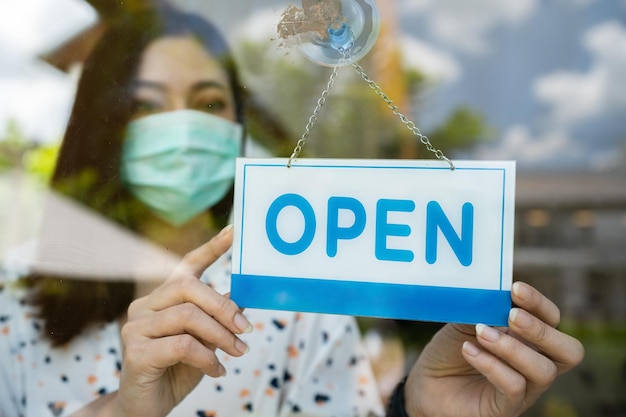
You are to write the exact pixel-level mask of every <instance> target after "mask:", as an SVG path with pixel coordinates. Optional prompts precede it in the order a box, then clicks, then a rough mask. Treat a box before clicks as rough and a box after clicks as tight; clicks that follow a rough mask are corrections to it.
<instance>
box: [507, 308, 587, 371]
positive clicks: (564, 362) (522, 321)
mask: <svg viewBox="0 0 626 417" xmlns="http://www.w3.org/2000/svg"><path fill="white" fill-rule="evenodd" d="M509 328H510V329H511V330H512V331H513V333H514V334H515V335H516V336H517V337H519V338H520V339H522V340H524V341H526V342H528V343H530V344H532V345H533V346H534V347H535V348H536V349H537V350H538V351H540V352H541V353H542V355H545V356H546V357H547V358H549V359H550V360H551V361H553V362H554V364H555V365H556V368H557V371H558V373H559V374H560V373H563V372H566V371H568V370H570V369H572V368H573V367H574V366H576V365H578V364H579V363H580V362H581V361H582V359H583V357H584V352H585V350H584V348H583V345H582V344H581V343H580V342H579V341H578V340H577V339H575V338H573V337H571V336H570V335H567V334H565V333H563V332H561V331H559V330H557V329H555V328H553V327H552V326H549V325H547V324H546V323H544V322H542V321H541V320H539V319H538V318H537V317H534V316H533V315H531V314H530V313H528V312H527V311H524V310H522V309H520V308H513V309H511V313H510V314H509Z"/></svg>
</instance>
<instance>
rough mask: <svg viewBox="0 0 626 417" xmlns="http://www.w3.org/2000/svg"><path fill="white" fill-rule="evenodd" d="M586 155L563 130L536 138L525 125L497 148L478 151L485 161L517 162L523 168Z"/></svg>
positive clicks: (512, 131) (510, 131)
mask: <svg viewBox="0 0 626 417" xmlns="http://www.w3.org/2000/svg"><path fill="white" fill-rule="evenodd" d="M582 153H583V151H582V149H581V148H580V147H578V146H576V145H573V144H572V143H571V141H570V139H569V138H568V136H567V134H566V133H565V132H563V131H558V130H554V131H551V132H548V133H542V134H541V135H540V136H535V135H533V134H532V133H531V132H530V131H529V129H528V127H526V126H522V125H515V126H512V127H511V128H509V129H508V130H507V131H506V132H505V133H504V135H503V139H502V140H501V141H500V142H498V144H497V145H495V146H494V145H492V144H490V145H485V146H483V147H481V148H480V149H478V150H477V155H478V156H479V158H481V159H505V160H506V159H514V160H516V161H517V162H518V163H520V164H521V165H529V166H533V165H540V164H545V163H546V162H550V161H555V160H557V161H558V159H561V160H564V161H571V160H576V159H578V158H580V156H581V155H582Z"/></svg>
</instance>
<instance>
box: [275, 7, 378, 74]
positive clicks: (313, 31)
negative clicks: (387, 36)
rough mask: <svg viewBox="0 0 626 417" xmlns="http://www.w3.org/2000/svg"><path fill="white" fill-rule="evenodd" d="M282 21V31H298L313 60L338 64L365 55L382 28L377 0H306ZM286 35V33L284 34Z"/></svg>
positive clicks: (296, 33)
mask: <svg viewBox="0 0 626 417" xmlns="http://www.w3.org/2000/svg"><path fill="white" fill-rule="evenodd" d="M302 3H303V9H297V12H298V13H297V15H296V14H294V13H293V12H292V13H290V15H289V16H288V18H286V16H287V13H286V14H285V15H283V22H281V24H282V25H283V26H282V28H281V25H279V33H280V32H281V30H285V32H283V33H282V34H286V35H287V36H289V35H295V36H296V37H297V43H298V44H299V46H300V50H301V51H302V52H303V53H304V54H305V55H306V56H307V58H309V59H310V60H312V61H313V62H316V63H318V64H320V65H324V66H329V67H336V66H344V65H350V64H352V63H354V62H357V61H358V60H360V59H361V58H363V57H364V56H365V55H366V54H367V53H368V52H369V51H370V49H372V47H373V46H374V43H375V42H376V39H377V38H378V33H379V32H380V14H379V13H378V9H377V7H376V2H375V1H374V0H303V1H302ZM287 36H284V37H285V38H286V37H287Z"/></svg>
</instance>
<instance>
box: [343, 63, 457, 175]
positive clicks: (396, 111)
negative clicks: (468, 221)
mask: <svg viewBox="0 0 626 417" xmlns="http://www.w3.org/2000/svg"><path fill="white" fill-rule="evenodd" d="M352 66H353V67H354V69H355V70H356V72H357V74H359V75H360V76H361V78H363V80H364V81H365V82H366V83H367V84H368V85H369V86H370V88H371V89H372V90H374V92H376V94H378V96H379V97H380V98H382V99H383V101H384V102H385V104H387V107H388V108H389V109H391V112H392V113H393V114H395V115H396V116H398V118H399V119H400V121H401V122H402V123H403V124H404V125H405V126H406V127H407V128H408V129H409V130H410V131H411V132H412V133H413V134H414V135H415V136H417V137H418V138H419V140H420V142H422V144H424V145H425V146H426V149H428V150H429V151H430V152H432V153H433V154H434V155H435V156H436V157H437V159H439V160H441V161H446V162H447V163H448V165H450V169H451V170H453V171H454V169H455V167H454V164H453V163H452V161H450V159H448V158H447V157H446V156H445V155H444V154H443V152H442V151H441V150H439V149H437V148H435V147H434V146H433V145H432V143H430V140H429V139H428V137H426V135H424V134H423V133H422V132H421V131H420V130H419V128H418V127H417V126H416V125H415V123H413V122H412V121H411V120H409V118H408V117H406V116H405V115H404V114H402V113H401V112H400V108H399V107H398V106H397V105H396V104H395V103H394V102H393V100H391V99H390V98H389V97H388V96H387V94H385V92H384V91H383V90H382V88H380V86H379V85H378V84H376V82H375V81H374V80H372V79H371V78H370V77H369V76H368V75H367V74H366V73H365V70H364V69H363V67H361V66H360V65H359V64H358V63H356V62H355V63H353V64H352Z"/></svg>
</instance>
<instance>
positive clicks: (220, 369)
mask: <svg viewBox="0 0 626 417" xmlns="http://www.w3.org/2000/svg"><path fill="white" fill-rule="evenodd" d="M217 372H218V373H219V375H220V376H222V377H223V376H226V368H224V365H222V364H221V363H220V366H219V368H217Z"/></svg>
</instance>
